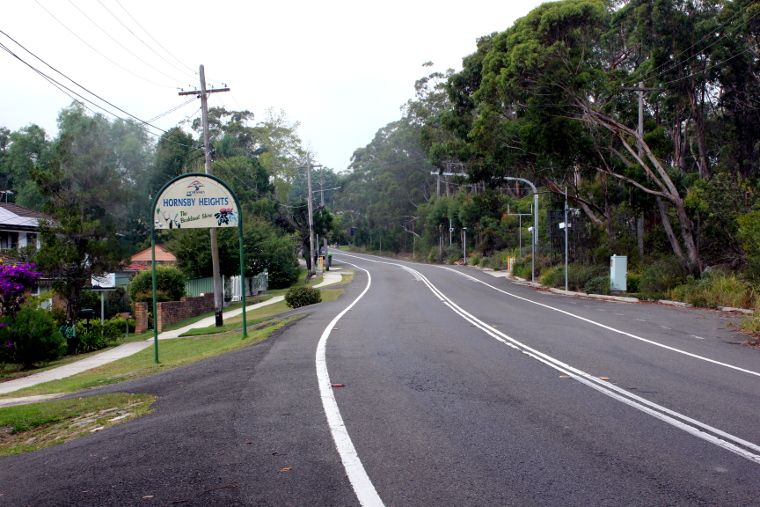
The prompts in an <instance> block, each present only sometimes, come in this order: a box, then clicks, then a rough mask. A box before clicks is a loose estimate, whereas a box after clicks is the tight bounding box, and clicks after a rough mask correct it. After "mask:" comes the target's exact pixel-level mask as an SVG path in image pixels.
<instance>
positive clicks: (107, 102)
mask: <svg viewBox="0 0 760 507" xmlns="http://www.w3.org/2000/svg"><path fill="white" fill-rule="evenodd" d="M0 33H2V34H3V35H5V36H6V37H8V38H9V39H10V40H12V41H13V42H14V43H15V44H16V45H18V46H19V47H20V48H21V49H23V50H24V51H26V52H27V53H29V54H30V55H32V56H33V57H35V58H36V59H37V60H39V61H40V62H42V63H44V64H45V65H47V66H48V67H50V68H51V69H52V70H54V71H55V72H57V73H58V74H60V75H61V76H63V77H65V78H66V79H68V80H69V81H71V82H72V83H74V84H75V85H76V86H78V87H79V88H81V89H82V90H84V91H86V92H87V93H89V94H90V95H92V96H93V97H97V98H98V99H99V100H101V101H103V102H105V103H106V104H108V105H109V106H111V107H113V108H114V109H116V110H118V111H120V112H122V113H124V114H126V115H127V116H129V117H131V118H133V119H135V120H137V121H139V122H141V123H145V124H146V125H150V126H151V127H153V128H155V129H157V130H160V131H162V132H166V131H165V130H164V129H162V128H159V127H156V126H155V125H151V124H150V123H149V122H147V121H144V120H141V119H140V118H138V117H137V116H135V115H133V114H132V113H129V112H127V111H125V110H123V109H122V108H120V107H119V106H116V105H115V104H112V103H111V102H109V101H108V100H106V99H104V98H103V97H101V96H100V95H98V94H97V93H95V92H92V91H90V90H88V89H87V88H85V87H84V86H82V85H81V84H79V83H77V82H76V81H74V80H73V79H71V78H70V77H68V76H67V75H66V74H64V73H63V72H61V71H60V70H58V69H56V68H55V67H53V66H52V65H50V64H49V63H47V62H46V61H45V60H43V59H42V58H40V57H39V56H37V55H35V54H34V53H32V52H31V51H29V50H28V49H27V48H25V47H24V46H23V45H22V44H20V43H19V42H18V41H16V40H15V39H14V38H13V37H11V36H10V35H8V34H7V33H5V32H4V31H2V30H0ZM3 49H5V50H6V51H8V53H10V54H11V55H13V56H14V57H15V58H17V59H18V60H20V61H21V62H23V63H24V64H25V65H27V66H29V67H30V68H31V69H32V70H34V71H35V72H37V73H38V74H41V75H43V76H45V77H46V78H48V79H52V78H50V77H49V76H47V75H46V74H44V73H43V72H42V71H40V70H38V69H37V68H35V67H34V66H33V65H31V64H29V63H27V62H26V61H24V60H23V59H22V58H21V57H20V56H18V55H16V54H15V53H13V52H12V51H10V50H9V49H8V48H7V47H5V46H3ZM54 81H55V80H54ZM56 82H57V81H56ZM58 84H60V83H58ZM61 86H64V85H61ZM64 88H66V89H67V90H69V91H71V92H72V93H74V94H76V95H77V96H78V97H80V98H82V99H83V100H86V101H87V102H90V103H91V104H93V105H94V106H96V107H99V108H100V109H103V110H104V111H106V112H108V113H109V114H112V115H113V113H111V112H110V111H107V110H106V109H105V108H103V107H102V106H99V105H98V104H95V103H94V102H92V101H91V100H87V99H85V98H84V97H82V95H80V94H79V93H77V92H75V91H73V90H71V89H70V88H67V87H65V86H64ZM114 116H118V115H114Z"/></svg>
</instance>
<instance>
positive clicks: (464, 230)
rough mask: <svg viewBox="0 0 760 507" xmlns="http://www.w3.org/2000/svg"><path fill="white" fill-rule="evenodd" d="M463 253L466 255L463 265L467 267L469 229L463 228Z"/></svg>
mask: <svg viewBox="0 0 760 507" xmlns="http://www.w3.org/2000/svg"><path fill="white" fill-rule="evenodd" d="M462 236H463V238H462V253H463V255H464V259H462V263H463V264H464V265H465V266H466V265H467V227H462Z"/></svg>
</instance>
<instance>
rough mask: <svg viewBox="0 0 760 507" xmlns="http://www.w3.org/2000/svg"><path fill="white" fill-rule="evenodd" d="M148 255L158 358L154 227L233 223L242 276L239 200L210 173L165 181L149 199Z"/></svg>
mask: <svg viewBox="0 0 760 507" xmlns="http://www.w3.org/2000/svg"><path fill="white" fill-rule="evenodd" d="M151 209H152V210H153V218H152V220H151V221H152V223H153V227H151V240H150V246H151V259H152V271H153V320H154V322H153V344H154V350H155V360H156V362H158V325H157V324H158V323H157V317H158V304H157V302H156V229H159V230H164V229H204V228H205V229H207V228H219V227H237V228H238V236H239V238H240V278H241V280H245V256H244V253H243V219H242V216H241V211H240V203H239V202H238V199H237V196H236V195H235V193H234V192H233V191H232V189H231V188H230V187H229V186H227V184H226V183H225V182H223V181H222V180H220V179H219V178H217V177H215V176H212V175H210V174H204V173H190V174H185V175H182V176H178V177H176V178H174V179H173V180H171V181H169V182H168V183H167V184H166V185H164V187H163V188H162V189H161V191H160V192H159V193H158V195H157V196H156V198H155V199H154V200H153V207H152V208H151ZM241 300H242V301H241V302H242V305H243V336H248V329H247V324H246V319H245V291H242V297H241Z"/></svg>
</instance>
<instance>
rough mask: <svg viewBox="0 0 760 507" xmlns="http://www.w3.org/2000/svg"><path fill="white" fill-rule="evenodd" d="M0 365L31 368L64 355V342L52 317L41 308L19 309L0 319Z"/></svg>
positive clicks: (26, 307)
mask: <svg viewBox="0 0 760 507" xmlns="http://www.w3.org/2000/svg"><path fill="white" fill-rule="evenodd" d="M0 346H1V347H2V351H3V352H2V355H3V358H1V359H0V362H8V363H16V364H20V365H21V366H22V368H31V367H32V366H34V365H35V364H37V363H41V362H46V361H52V360H53V359H56V358H58V357H60V356H62V355H63V354H65V353H66V340H65V339H64V338H63V336H62V335H61V333H60V332H59V331H58V328H57V327H56V325H55V321H54V320H53V316H52V315H51V314H50V313H49V312H48V311H47V310H42V309H37V308H33V307H31V306H25V307H22V308H21V309H20V310H19V311H18V312H17V313H16V314H15V315H8V316H3V317H2V318H0Z"/></svg>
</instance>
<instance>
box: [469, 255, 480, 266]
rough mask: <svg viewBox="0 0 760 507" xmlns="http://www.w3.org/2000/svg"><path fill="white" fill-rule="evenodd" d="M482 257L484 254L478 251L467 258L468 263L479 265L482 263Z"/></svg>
mask: <svg viewBox="0 0 760 507" xmlns="http://www.w3.org/2000/svg"><path fill="white" fill-rule="evenodd" d="M482 259H483V256H482V255H480V254H479V253H477V252H476V253H474V254H472V255H470V258H469V259H467V264H469V265H470V266H479V265H480V261H481V260H482Z"/></svg>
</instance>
